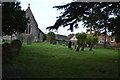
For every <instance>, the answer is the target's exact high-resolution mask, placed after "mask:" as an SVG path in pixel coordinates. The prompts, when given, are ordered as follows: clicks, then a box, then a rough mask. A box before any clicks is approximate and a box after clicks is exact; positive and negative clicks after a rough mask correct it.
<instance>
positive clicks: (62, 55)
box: [3, 42, 118, 78]
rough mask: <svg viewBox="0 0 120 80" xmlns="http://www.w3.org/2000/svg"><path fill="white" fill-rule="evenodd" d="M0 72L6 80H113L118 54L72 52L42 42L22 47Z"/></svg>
mask: <svg viewBox="0 0 120 80" xmlns="http://www.w3.org/2000/svg"><path fill="white" fill-rule="evenodd" d="M93 52H94V53H95V54H93ZM3 68H4V72H6V75H5V76H6V77H15V78H117V77H118V50H111V49H104V48H96V49H93V51H89V49H88V48H85V51H79V52H76V51H75V50H74V49H68V48H67V46H62V45H52V44H49V43H45V42H44V43H42V42H41V43H35V42H34V43H32V45H27V44H26V43H23V45H22V48H21V51H20V53H19V55H17V56H16V57H14V58H13V59H12V60H11V62H10V63H9V64H4V65H3Z"/></svg>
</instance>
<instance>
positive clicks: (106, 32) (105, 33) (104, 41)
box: [104, 27, 107, 48]
mask: <svg viewBox="0 0 120 80" xmlns="http://www.w3.org/2000/svg"><path fill="white" fill-rule="evenodd" d="M106 35H107V30H106V27H105V40H104V48H106Z"/></svg>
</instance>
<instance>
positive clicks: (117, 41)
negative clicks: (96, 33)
mask: <svg viewBox="0 0 120 80" xmlns="http://www.w3.org/2000/svg"><path fill="white" fill-rule="evenodd" d="M115 41H116V43H117V44H118V43H120V35H115Z"/></svg>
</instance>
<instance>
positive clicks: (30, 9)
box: [26, 4, 44, 34]
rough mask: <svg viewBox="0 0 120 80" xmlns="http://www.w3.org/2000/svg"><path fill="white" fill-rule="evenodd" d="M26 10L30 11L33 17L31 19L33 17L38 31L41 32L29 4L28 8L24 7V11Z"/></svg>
mask: <svg viewBox="0 0 120 80" xmlns="http://www.w3.org/2000/svg"><path fill="white" fill-rule="evenodd" d="M27 11H30V13H31V15H32V17H33V19H34V21H35V23H36V25H37V26H36V27H37V29H38V31H40V32H42V31H41V30H40V29H39V28H38V24H37V21H36V20H35V17H34V15H33V13H32V11H31V9H30V4H28V8H27V9H26V12H27ZM42 33H43V32H42ZM43 34H44V33H43Z"/></svg>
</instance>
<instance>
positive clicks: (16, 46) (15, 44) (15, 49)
mask: <svg viewBox="0 0 120 80" xmlns="http://www.w3.org/2000/svg"><path fill="white" fill-rule="evenodd" d="M21 46H22V42H21V41H19V40H14V41H12V42H11V45H10V49H11V52H12V55H13V56H15V55H17V54H18V53H19V51H20V49H21Z"/></svg>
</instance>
